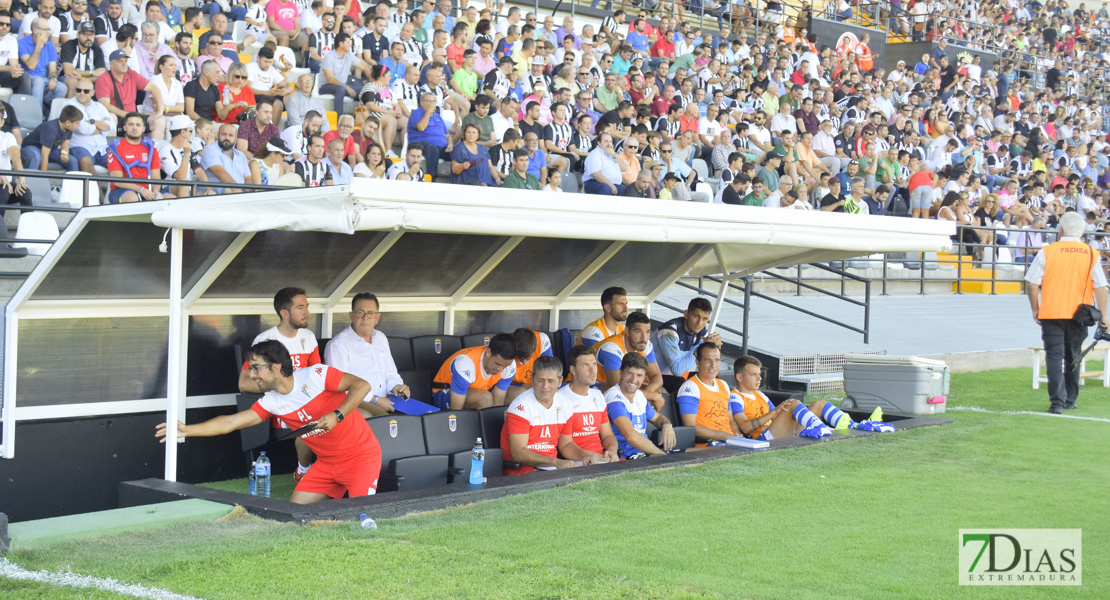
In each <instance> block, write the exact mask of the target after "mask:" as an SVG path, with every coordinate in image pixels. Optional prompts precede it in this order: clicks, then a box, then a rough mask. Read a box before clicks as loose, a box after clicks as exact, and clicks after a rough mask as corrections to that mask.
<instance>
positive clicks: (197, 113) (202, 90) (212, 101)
mask: <svg viewBox="0 0 1110 600" xmlns="http://www.w3.org/2000/svg"><path fill="white" fill-rule="evenodd" d="M222 77H223V73H222V72H221V71H220V65H219V64H218V63H216V62H215V61H212V62H209V63H206V64H205V65H204V66H202V67H200V69H199V76H198V77H197V78H196V79H194V80H192V81H190V82H189V83H187V84H185V89H184V90H183V92H182V93H183V94H184V96H185V116H187V117H189V118H190V119H193V120H194V121H196V120H200V119H215V118H216V103H217V102H220V84H219V81H220V79H221V78H222ZM306 77H307V75H306ZM98 83H99V82H98Z"/></svg>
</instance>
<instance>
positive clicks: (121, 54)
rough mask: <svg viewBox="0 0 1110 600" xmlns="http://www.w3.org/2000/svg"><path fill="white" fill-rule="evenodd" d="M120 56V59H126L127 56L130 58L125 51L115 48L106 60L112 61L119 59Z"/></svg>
mask: <svg viewBox="0 0 1110 600" xmlns="http://www.w3.org/2000/svg"><path fill="white" fill-rule="evenodd" d="M121 58H122V59H124V60H127V59H128V58H130V57H129V56H127V53H126V52H124V51H123V50H116V51H114V52H112V54H110V55H109V56H108V60H109V61H113V60H119V59H121Z"/></svg>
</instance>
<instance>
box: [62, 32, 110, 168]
mask: <svg viewBox="0 0 1110 600" xmlns="http://www.w3.org/2000/svg"><path fill="white" fill-rule="evenodd" d="M86 24H87V23H86ZM83 25H85V24H83ZM81 35H87V34H81ZM74 41H75V40H74ZM95 89H96V88H95V86H94V85H93V82H92V80H84V79H83V80H78V81H77V83H75V84H74V85H73V90H74V93H75V96H74V97H73V98H70V99H69V100H66V106H76V107H77V109H78V110H80V111H81V123H80V124H79V125H78V126H77V130H76V131H74V132H73V141H72V142H71V143H70V153H71V154H73V156H74V157H75V158H77V160H78V162H79V164H80V167H81V170H82V171H85V172H87V173H93V174H95V172H96V170H95V169H94V168H93V165H99V166H101V167H104V168H108V137H107V135H108V134H109V133H115V130H116V119H115V117H113V116H112V114H111V113H110V112H108V109H107V108H106V107H105V106H104V105H103V104H101V103H99V102H97V101H96V98H94V97H93V92H94V91H95Z"/></svg>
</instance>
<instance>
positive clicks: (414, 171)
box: [386, 144, 425, 181]
mask: <svg viewBox="0 0 1110 600" xmlns="http://www.w3.org/2000/svg"><path fill="white" fill-rule="evenodd" d="M423 157H424V151H423V150H422V149H421V147H420V146H417V145H415V144H414V145H410V146H409V149H408V152H406V153H405V159H404V160H399V161H396V162H394V163H393V165H392V166H390V167H389V172H388V173H387V174H386V177H387V178H388V179H397V180H400V176H401V175H405V176H407V177H408V178H409V181H424V177H425V173H424V169H421V168H420V161H421V160H422V159H423Z"/></svg>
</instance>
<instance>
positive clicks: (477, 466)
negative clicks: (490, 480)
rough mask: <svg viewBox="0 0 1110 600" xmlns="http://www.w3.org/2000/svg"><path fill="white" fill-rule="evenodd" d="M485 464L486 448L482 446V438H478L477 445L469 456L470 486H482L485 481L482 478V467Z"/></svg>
mask: <svg viewBox="0 0 1110 600" xmlns="http://www.w3.org/2000/svg"><path fill="white" fill-rule="evenodd" d="M485 464H486V448H485V446H482V438H478V443H477V444H474V452H473V453H472V454H471V455H470V484H471V485H482V482H483V481H484V480H485V477H483V472H484V470H483V467H484V466H485Z"/></svg>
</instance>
